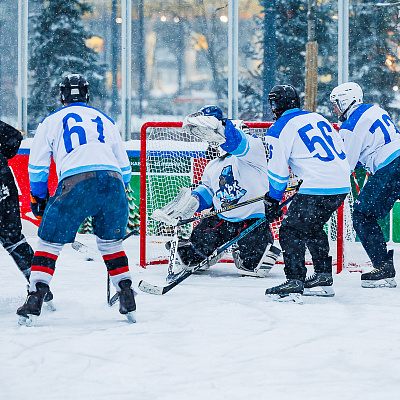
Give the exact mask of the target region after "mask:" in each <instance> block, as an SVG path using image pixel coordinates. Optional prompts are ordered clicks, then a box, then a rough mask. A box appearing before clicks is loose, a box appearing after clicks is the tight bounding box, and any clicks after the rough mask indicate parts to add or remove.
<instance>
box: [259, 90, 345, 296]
mask: <svg viewBox="0 0 400 400" xmlns="http://www.w3.org/2000/svg"><path fill="white" fill-rule="evenodd" d="M269 101H270V103H271V108H272V112H273V113H274V115H275V118H276V122H275V123H274V124H273V125H272V126H271V128H270V129H268V132H267V136H266V142H267V143H268V146H269V155H270V156H269V157H270V159H269V162H268V178H269V191H268V193H266V195H265V213H266V216H267V218H268V219H269V220H270V221H272V220H273V219H274V218H276V217H277V216H279V215H280V213H281V210H280V207H279V202H280V201H281V199H282V195H283V193H284V191H285V189H286V185H287V182H288V179H289V167H290V169H291V171H292V172H293V174H294V175H296V176H297V177H298V178H299V179H301V180H302V181H303V183H302V185H301V187H300V189H299V191H298V193H297V194H296V197H295V198H294V199H293V201H292V203H291V204H290V206H289V208H288V211H287V213H286V215H285V218H284V219H283V222H282V225H281V227H280V229H279V243H280V245H281V248H282V252H283V260H284V263H285V268H284V271H285V274H286V278H287V281H286V282H285V283H283V284H281V285H278V286H275V287H272V288H269V289H267V290H266V292H265V294H266V295H267V296H268V297H270V298H272V299H276V300H279V301H287V300H293V301H296V302H297V301H298V302H301V297H300V295H302V294H303V293H304V294H307V295H321V296H333V295H334V291H333V288H332V284H333V279H332V257H331V256H330V255H329V241H328V237H327V235H326V233H325V232H324V224H325V223H326V222H327V221H328V220H329V218H330V216H331V215H332V213H333V212H334V211H335V210H336V209H337V208H338V207H339V206H340V205H341V204H342V202H343V200H344V199H345V197H346V195H347V193H348V192H349V190H350V168H349V163H348V161H347V157H346V154H345V152H344V145H343V142H342V140H341V139H340V136H339V134H338V132H337V131H336V130H335V129H334V128H333V127H332V125H331V124H330V123H329V122H328V121H327V120H326V119H325V118H324V117H322V116H321V115H319V114H317V113H313V112H308V111H301V110H300V99H299V95H298V93H297V91H296V89H295V88H294V87H293V86H291V85H277V86H274V87H273V88H272V89H271V92H270V93H269ZM306 247H308V249H309V251H310V253H311V256H312V261H313V265H314V274H313V275H312V276H310V277H309V278H307V279H306V274H307V268H306V266H305V251H306Z"/></svg>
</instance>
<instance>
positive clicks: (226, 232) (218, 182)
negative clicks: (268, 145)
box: [152, 106, 280, 281]
mask: <svg viewBox="0 0 400 400" xmlns="http://www.w3.org/2000/svg"><path fill="white" fill-rule="evenodd" d="M235 124H236V127H235ZM235 124H234V122H232V121H231V120H229V119H223V117H222V111H221V109H220V108H219V107H217V106H206V107H203V108H202V109H200V110H199V111H198V112H196V113H194V114H191V115H188V116H187V117H186V118H185V119H184V122H183V129H185V131H187V132H188V134H189V135H193V136H196V137H197V138H199V139H201V140H203V141H207V142H208V143H209V146H210V147H211V148H213V149H214V154H218V156H216V157H215V158H214V159H213V160H212V161H210V162H209V163H208V165H207V166H206V168H205V170H204V173H203V176H202V179H201V182H200V184H199V185H198V186H197V187H196V188H194V189H193V190H191V189H190V188H182V189H181V191H180V193H179V195H178V197H177V198H175V199H174V200H172V201H171V202H170V203H168V204H167V205H165V206H164V207H163V208H161V209H157V210H155V211H154V213H153V214H152V218H153V219H156V220H158V221H161V222H164V223H166V224H167V225H177V223H178V221H179V218H181V219H187V218H190V217H192V216H193V214H194V213H195V212H200V211H202V210H206V209H209V208H211V207H214V208H215V209H216V210H219V209H221V207H226V206H230V205H235V204H240V203H241V202H244V201H246V200H249V199H252V198H255V197H261V196H263V194H264V193H265V191H266V190H267V188H268V177H267V159H266V155H265V148H264V145H263V143H262V141H261V139H259V138H257V137H255V136H252V135H250V134H247V133H245V132H246V131H249V129H248V128H247V127H246V126H245V125H243V123H242V121H235ZM210 147H209V149H210ZM209 153H212V152H210V151H209ZM263 216H264V207H263V203H262V201H259V202H255V203H252V204H249V205H246V206H243V207H240V208H233V209H232V210H230V211H226V212H223V213H221V214H218V215H214V216H212V217H209V218H205V219H202V220H201V221H200V223H199V224H198V225H197V226H196V227H195V228H194V229H193V232H192V233H191V236H190V238H189V240H181V241H180V242H179V245H178V261H177V266H176V268H175V272H174V271H169V272H170V274H169V277H168V278H167V280H169V281H170V280H174V279H176V276H177V275H179V273H180V272H182V271H184V270H185V269H188V268H191V267H193V266H195V265H197V264H198V263H200V262H201V261H203V260H204V259H205V258H206V257H208V256H210V255H211V254H212V253H213V252H214V250H215V249H216V248H217V247H219V246H221V245H222V244H224V243H226V242H228V241H229V240H231V239H233V238H234V237H236V236H237V235H238V234H239V233H240V232H241V231H243V230H244V229H246V227H248V226H250V225H251V224H252V223H253V222H255V221H256V220H258V219H259V218H262V217H263ZM272 243H273V236H272V233H271V229H270V227H269V224H266V223H264V224H262V225H261V226H260V227H258V228H257V229H255V230H254V231H253V232H251V233H250V234H248V235H247V236H245V237H244V238H242V239H241V240H239V241H238V243H237V248H236V249H235V250H234V251H233V256H234V260H235V264H236V267H237V268H239V270H240V272H241V273H242V275H250V276H256V277H265V276H266V275H267V274H268V272H269V270H270V269H271V267H272V266H273V265H274V263H275V261H276V258H277V257H278V255H279V253H280V251H279V249H277V248H276V247H273V246H271V244H272ZM214 262H217V259H215V260H214Z"/></svg>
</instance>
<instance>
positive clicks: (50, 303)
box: [43, 300, 56, 311]
mask: <svg viewBox="0 0 400 400" xmlns="http://www.w3.org/2000/svg"><path fill="white" fill-rule="evenodd" d="M43 304H44V305H45V306H46V307H47V308H48V309H49V310H50V311H56V306H55V305H54V303H53V300H50V301H45V302H44V303H43Z"/></svg>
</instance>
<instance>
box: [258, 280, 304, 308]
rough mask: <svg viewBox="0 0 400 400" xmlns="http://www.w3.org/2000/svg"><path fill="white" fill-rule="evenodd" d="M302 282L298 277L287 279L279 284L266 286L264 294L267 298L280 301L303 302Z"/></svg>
mask: <svg viewBox="0 0 400 400" xmlns="http://www.w3.org/2000/svg"><path fill="white" fill-rule="evenodd" d="M303 290H304V283H303V282H302V281H300V280H299V279H288V280H287V281H286V282H284V283H282V284H281V285H278V286H274V287H272V288H268V289H267V290H266V291H265V295H266V296H267V298H268V299H270V300H274V301H282V302H290V301H292V302H294V303H297V304H303V300H302V299H301V295H302V294H303Z"/></svg>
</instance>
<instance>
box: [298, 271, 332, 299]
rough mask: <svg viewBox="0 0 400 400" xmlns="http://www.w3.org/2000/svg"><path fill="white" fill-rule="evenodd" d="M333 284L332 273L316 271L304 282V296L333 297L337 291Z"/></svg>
mask: <svg viewBox="0 0 400 400" xmlns="http://www.w3.org/2000/svg"><path fill="white" fill-rule="evenodd" d="M332 285H333V278H332V274H329V273H327V272H321V273H314V274H313V275H311V276H309V277H308V278H307V279H306V281H305V282H304V292H303V296H325V297H333V296H334V295H335V291H334V290H333V287H332Z"/></svg>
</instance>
